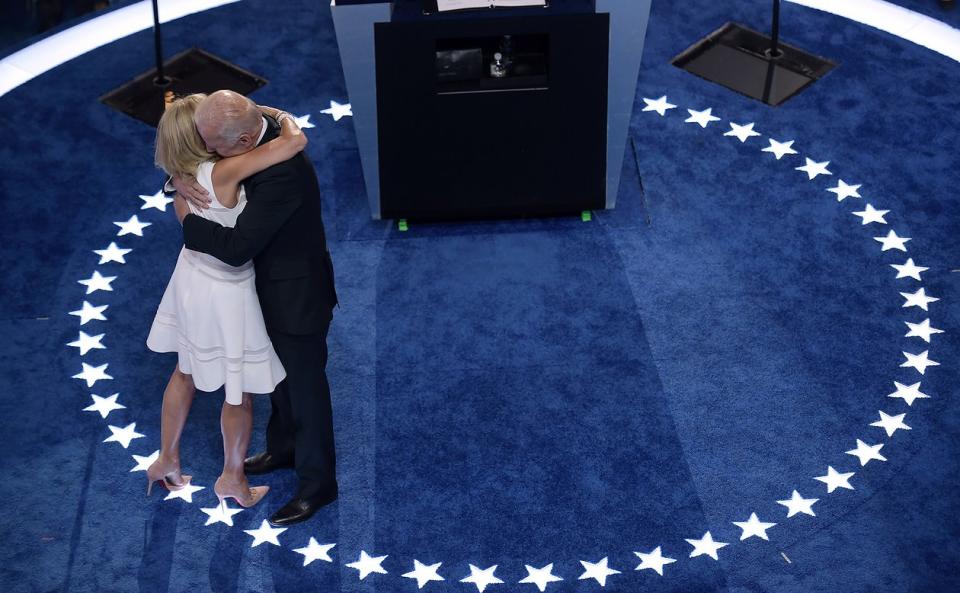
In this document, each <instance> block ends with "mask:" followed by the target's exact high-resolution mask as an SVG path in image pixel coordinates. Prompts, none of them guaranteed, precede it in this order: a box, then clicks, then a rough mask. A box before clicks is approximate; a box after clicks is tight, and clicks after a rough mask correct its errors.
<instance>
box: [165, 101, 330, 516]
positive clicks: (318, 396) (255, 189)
mask: <svg viewBox="0 0 960 593" xmlns="http://www.w3.org/2000/svg"><path fill="white" fill-rule="evenodd" d="M306 144H307V139H306V136H304V134H303V132H302V131H301V130H300V129H299V127H298V126H297V124H296V121H295V120H294V118H293V117H292V116H291V115H290V114H288V113H285V112H283V111H279V110H277V109H272V108H269V107H261V106H258V105H256V104H255V103H253V102H252V101H250V100H249V99H247V98H246V97H244V96H243V95H240V94H237V93H234V92H232V91H217V92H215V93H213V94H211V95H209V96H206V95H200V94H195V95H189V96H187V97H183V98H180V99H177V100H175V101H174V102H173V103H171V104H169V105H168V106H167V110H166V111H165V112H164V114H163V117H161V119H160V123H159V125H158V127H157V139H156V162H157V165H158V166H160V167H161V168H162V169H163V170H164V171H166V173H167V174H168V175H169V176H170V179H169V181H168V183H167V187H166V188H165V189H167V190H169V191H174V190H175V191H176V192H177V195H176V197H175V199H174V209H175V211H176V215H177V219H178V220H179V221H180V222H181V224H182V225H183V242H184V247H183V249H182V250H181V251H180V255H179V258H178V259H177V264H176V268H175V269H174V271H173V275H172V276H171V278H170V282H169V284H168V285H167V289H166V291H165V292H164V295H163V298H162V300H161V302H160V306H159V307H158V310H157V314H156V317H155V318H154V321H153V326H152V327H151V329H150V334H149V337H148V338H147V346H148V347H149V348H150V349H151V350H153V351H155V352H176V353H177V356H178V361H177V366H176V367H175V368H174V369H173V374H172V375H171V377H170V380H169V382H168V383H167V387H166V390H165V391H164V394H163V408H162V413H161V426H160V439H161V446H160V455H159V457H158V458H157V460H156V461H155V462H154V463H153V464H152V465H151V466H150V467H149V469H148V470H147V480H148V484H147V493H148V494H149V493H150V489H151V487H152V486H153V484H154V483H155V482H159V483H160V484H161V485H163V486H164V487H166V488H168V489H170V490H177V489H180V488H183V487H184V486H186V485H187V484H188V483H189V482H190V479H191V476H189V475H186V474H183V473H182V472H181V466H180V436H181V434H182V432H183V426H184V424H185V422H186V419H187V415H188V413H189V411H190V405H191V403H192V401H193V397H194V394H195V392H196V390H198V389H199V390H200V391H216V390H217V389H219V388H220V387H223V388H224V392H225V394H226V401H225V402H224V404H223V410H222V412H221V417H220V427H221V432H222V433H223V455H224V463H223V473H222V474H221V475H220V477H219V478H218V479H217V481H216V484H215V486H214V491H215V492H216V494H217V497H218V498H219V499H220V502H221V505H225V504H226V500H227V499H230V498H232V499H234V501H235V502H236V503H237V504H239V505H240V506H243V507H251V506H253V505H255V504H257V503H258V502H259V501H260V500H262V499H263V497H264V495H266V494H267V491H268V490H269V486H254V487H251V486H250V485H249V483H248V482H247V475H250V474H265V473H268V472H272V471H274V470H278V469H282V468H293V469H295V470H296V473H297V477H298V479H299V487H298V489H297V492H296V494H295V495H294V497H293V498H292V499H291V500H289V501H288V502H287V503H286V504H284V505H283V506H281V507H280V508H279V510H277V511H276V512H274V513H273V514H272V515H271V517H270V523H271V524H273V525H275V526H285V525H290V524H293V523H297V522H300V521H305V520H306V519H309V518H310V517H311V516H312V515H313V514H314V513H315V512H316V511H317V510H318V509H319V508H321V507H323V506H324V505H326V504H329V503H331V502H333V501H334V500H336V498H337V480H336V470H335V466H336V454H335V451H334V440H333V420H332V409H331V404H330V388H329V385H328V384H327V376H326V370H325V368H326V363H327V344H326V339H327V329H328V328H329V326H330V321H331V319H332V317H333V307H334V305H336V303H337V295H336V291H335V289H334V280H333V264H332V262H331V260H330V254H329V252H328V251H327V245H326V238H325V235H324V229H323V221H322V219H321V216H320V188H319V185H318V183H317V177H316V173H315V172H314V170H313V165H312V164H311V163H310V161H309V160H308V159H307V157H306V155H305V154H304V153H303V149H304V147H305V146H306ZM170 186H172V188H171V187H170ZM253 394H270V404H271V412H270V420H269V423H268V424H267V436H266V450H265V451H264V452H262V453H259V454H257V455H254V456H252V457H249V458H246V459H245V457H246V455H247V447H248V445H249V443H250V434H251V430H252V423H253V406H252V403H253V402H252V395H253Z"/></svg>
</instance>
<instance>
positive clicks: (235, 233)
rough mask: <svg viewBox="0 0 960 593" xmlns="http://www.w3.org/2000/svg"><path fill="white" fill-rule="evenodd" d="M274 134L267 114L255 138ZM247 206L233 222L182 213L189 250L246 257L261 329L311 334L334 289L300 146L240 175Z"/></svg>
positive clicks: (316, 191)
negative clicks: (281, 158) (292, 153)
mask: <svg viewBox="0 0 960 593" xmlns="http://www.w3.org/2000/svg"><path fill="white" fill-rule="evenodd" d="M279 133H280V126H279V125H278V124H277V122H276V121H274V120H273V119H271V118H267V132H266V134H265V135H264V137H263V139H262V140H261V142H260V143H261V144H263V143H264V142H267V141H269V140H271V139H273V138H276V137H277V136H278V135H279ZM243 186H244V188H245V190H246V195H247V205H246V206H245V207H244V209H243V212H241V213H240V216H239V217H238V218H237V224H236V226H235V227H233V228H227V227H223V226H221V225H219V224H217V223H215V222H213V221H210V220H206V219H205V218H201V217H200V216H197V215H195V214H188V215H187V216H186V218H184V219H183V242H184V245H185V246H186V247H187V248H188V249H193V250H194V251H201V252H203V253H209V254H210V255H212V256H214V257H216V258H217V259H219V260H221V261H223V262H225V263H227V264H230V265H232V266H239V265H241V264H243V263H245V262H247V261H249V260H250V259H253V263H254V267H255V269H256V277H257V294H258V296H259V297H260V307H261V309H262V310H263V317H264V320H265V321H266V324H267V328H269V329H271V330H274V331H280V332H283V333H288V334H312V333H316V332H318V331H320V330H321V329H323V328H324V327H325V326H326V324H328V323H329V322H330V318H331V314H332V309H333V306H334V305H336V303H337V293H336V289H335V288H334V281H333V263H332V262H331V260H330V253H329V252H328V251H327V240H326V236H325V234H324V231H323V220H322V219H321V216H320V187H319V184H318V183H317V175H316V173H315V172H314V170H313V165H312V164H311V163H310V161H309V159H307V157H306V155H305V154H304V153H302V152H301V153H299V154H297V156H295V157H293V158H292V159H290V160H288V161H285V162H283V163H279V164H277V165H274V166H273V167H270V168H269V169H266V170H264V171H261V172H260V173H257V174H256V175H253V176H252V177H250V178H248V179H246V180H245V181H244V182H243Z"/></svg>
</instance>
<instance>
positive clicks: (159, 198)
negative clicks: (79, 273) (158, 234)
mask: <svg viewBox="0 0 960 593" xmlns="http://www.w3.org/2000/svg"><path fill="white" fill-rule="evenodd" d="M140 199H141V200H143V206H140V209H141V210H146V209H147V208H156V209H157V210H159V211H160V212H166V211H167V204H169V203H170V202H172V201H173V198H168V197H167V196H165V195H163V190H160V191H158V192H157V193H155V194H153V195H152V196H145V195H143V194H140ZM100 263H103V262H100Z"/></svg>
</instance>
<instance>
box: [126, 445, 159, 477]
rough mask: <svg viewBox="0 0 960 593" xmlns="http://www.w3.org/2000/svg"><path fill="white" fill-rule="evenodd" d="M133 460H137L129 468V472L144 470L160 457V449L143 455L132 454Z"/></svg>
mask: <svg viewBox="0 0 960 593" xmlns="http://www.w3.org/2000/svg"><path fill="white" fill-rule="evenodd" d="M132 457H133V460H134V461H136V462H137V464H136V465H135V466H133V467H132V468H130V473H133V472H145V471H147V468H149V467H150V466H151V465H153V462H154V461H156V460H157V459H159V458H160V449H157V450H156V451H154V452H153V453H151V454H149V455H147V456H146V457H144V456H143V455H133V456H132Z"/></svg>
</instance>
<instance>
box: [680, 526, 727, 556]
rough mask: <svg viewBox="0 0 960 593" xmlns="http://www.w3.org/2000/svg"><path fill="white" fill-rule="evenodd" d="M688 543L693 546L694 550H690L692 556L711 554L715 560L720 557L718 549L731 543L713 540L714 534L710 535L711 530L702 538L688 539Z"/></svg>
mask: <svg viewBox="0 0 960 593" xmlns="http://www.w3.org/2000/svg"><path fill="white" fill-rule="evenodd" d="M687 543H688V544H690V545H691V546H693V551H692V552H690V557H691V558H696V557H697V556H710V557H711V558H713V559H714V560H719V559H720V558H718V557H717V550H719V549H720V548H725V547H727V546H729V545H730V544H727V543H724V542H715V541H713V536H712V535H710V532H709V531H708V532H706V533H705V534H704V535H703V537H702V538H700V539H688V540H687Z"/></svg>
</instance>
